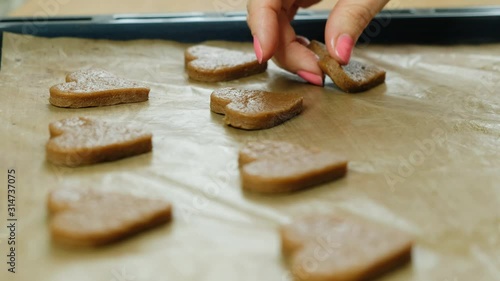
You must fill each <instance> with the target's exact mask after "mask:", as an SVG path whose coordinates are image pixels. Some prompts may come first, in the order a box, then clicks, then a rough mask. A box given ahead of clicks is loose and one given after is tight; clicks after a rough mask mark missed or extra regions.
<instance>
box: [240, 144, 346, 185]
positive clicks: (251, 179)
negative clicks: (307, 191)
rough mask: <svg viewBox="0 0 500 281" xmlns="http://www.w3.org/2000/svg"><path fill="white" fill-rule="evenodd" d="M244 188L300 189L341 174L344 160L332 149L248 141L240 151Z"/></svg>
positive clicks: (342, 174)
mask: <svg viewBox="0 0 500 281" xmlns="http://www.w3.org/2000/svg"><path fill="white" fill-rule="evenodd" d="M239 163H240V165H241V166H240V170H241V179H242V185H243V189H245V190H248V191H253V192H260V193H270V194H272V193H283V192H291V191H296V190H301V189H304V188H308V187H311V186H315V185H319V184H322V183H326V182H329V181H332V180H335V179H338V178H341V177H343V176H344V175H345V174H346V173H347V160H345V159H344V158H343V157H340V156H338V155H336V154H334V153H332V152H328V151H321V150H319V149H308V148H304V147H302V146H299V145H295V144H291V143H287V142H277V141H264V142H251V143H248V144H247V145H246V146H245V147H243V148H242V149H241V150H240V154H239Z"/></svg>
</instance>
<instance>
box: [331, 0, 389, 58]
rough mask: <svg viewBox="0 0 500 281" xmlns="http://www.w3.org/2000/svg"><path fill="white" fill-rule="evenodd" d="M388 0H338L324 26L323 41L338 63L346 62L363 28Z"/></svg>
mask: <svg viewBox="0 0 500 281" xmlns="http://www.w3.org/2000/svg"><path fill="white" fill-rule="evenodd" d="M387 2H389V0H339V1H338V2H337V5H335V8H334V9H333V10H332V12H331V13H330V16H329V17H328V21H327V23H326V28H325V43H326V46H327V49H328V52H329V53H330V56H332V57H334V58H335V59H336V60H337V61H338V62H339V63H341V64H347V63H348V62H349V60H350V58H351V54H352V50H353V48H354V45H355V44H356V41H357V40H358V38H359V36H360V35H361V33H363V30H364V29H365V28H366V26H368V24H369V23H370V21H371V20H372V19H373V17H374V16H375V15H376V14H377V13H378V12H380V10H382V8H383V7H384V6H385V4H387Z"/></svg>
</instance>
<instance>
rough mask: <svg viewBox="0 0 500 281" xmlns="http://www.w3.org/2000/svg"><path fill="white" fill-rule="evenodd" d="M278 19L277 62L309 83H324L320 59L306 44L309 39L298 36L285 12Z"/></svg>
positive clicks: (275, 56) (275, 55)
mask: <svg viewBox="0 0 500 281" xmlns="http://www.w3.org/2000/svg"><path fill="white" fill-rule="evenodd" d="M278 21H279V25H280V31H279V43H278V47H277V49H276V53H275V54H274V58H275V62H276V64H278V65H279V66H280V67H282V68H284V69H286V70H288V71H290V72H292V73H296V74H297V75H299V76H300V77H302V78H304V79H305V80H306V81H308V82H309V83H312V84H314V85H319V86H321V85H323V77H324V76H323V72H322V71H321V69H320V68H319V66H318V59H317V57H316V55H315V54H314V53H313V52H312V51H310V50H309V49H308V48H307V47H306V46H305V44H307V43H308V41H309V40H307V39H306V38H304V37H301V36H299V37H297V36H296V34H295V31H294V30H293V28H292V26H291V25H290V22H289V21H288V16H287V15H286V14H285V13H282V14H280V16H279V19H278Z"/></svg>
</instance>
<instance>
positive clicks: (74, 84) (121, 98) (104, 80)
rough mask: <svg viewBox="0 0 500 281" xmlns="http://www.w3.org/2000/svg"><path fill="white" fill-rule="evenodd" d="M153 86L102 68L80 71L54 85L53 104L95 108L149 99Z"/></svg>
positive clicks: (51, 99)
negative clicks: (150, 86)
mask: <svg viewBox="0 0 500 281" xmlns="http://www.w3.org/2000/svg"><path fill="white" fill-rule="evenodd" d="M149 90H150V89H149V88H148V87H146V86H144V85H141V84H139V83H137V82H134V81H130V80H127V79H124V78H120V77H117V76H115V75H114V74H112V73H110V72H107V71H105V70H101V69H88V70H79V71H76V72H73V73H70V74H68V75H67V76H66V83H62V84H57V85H54V86H52V87H51V88H50V99H49V101H50V103H51V104H52V105H54V106H58V107H70V108H80V107H93V106H106V105H115V104H121V103H133V102H143V101H147V100H148V98H149Z"/></svg>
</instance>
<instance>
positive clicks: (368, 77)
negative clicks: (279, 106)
mask: <svg viewBox="0 0 500 281" xmlns="http://www.w3.org/2000/svg"><path fill="white" fill-rule="evenodd" d="M309 49H310V50H312V51H313V52H314V53H315V54H316V55H318V57H319V62H318V64H319V67H320V68H321V70H323V72H325V73H326V74H327V75H328V76H330V78H331V79H332V80H333V82H334V83H335V85H337V87H339V88H340V89H341V90H343V91H344V92H347V93H356V92H362V91H366V90H369V89H371V88H373V87H375V86H378V85H380V84H382V83H384V81H385V71H384V70H383V69H381V68H379V67H377V66H374V65H371V64H366V63H361V62H359V61H356V60H351V61H350V62H349V64H347V65H340V64H339V63H338V62H337V61H336V60H335V59H333V58H332V57H330V55H329V54H328V51H327V50H326V47H325V45H324V44H322V43H320V42H318V41H314V40H313V41H311V44H309Z"/></svg>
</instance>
